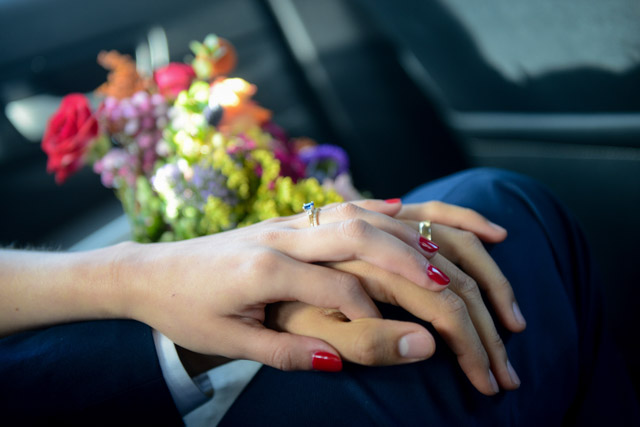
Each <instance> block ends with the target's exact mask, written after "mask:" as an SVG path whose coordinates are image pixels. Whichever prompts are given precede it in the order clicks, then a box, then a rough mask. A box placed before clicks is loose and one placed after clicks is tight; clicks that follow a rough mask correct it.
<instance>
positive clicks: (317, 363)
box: [312, 351, 342, 372]
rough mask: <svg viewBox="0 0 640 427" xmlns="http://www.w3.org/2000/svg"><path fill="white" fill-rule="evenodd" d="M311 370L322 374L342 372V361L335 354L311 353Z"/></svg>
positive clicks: (324, 352)
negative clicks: (322, 372)
mask: <svg viewBox="0 0 640 427" xmlns="http://www.w3.org/2000/svg"><path fill="white" fill-rule="evenodd" d="M312 365H313V369H315V370H316V371H324V372H340V371H341V370H342V360H340V358H339V357H338V356H336V355H335V354H331V353H327V352H326V351H317V352H315V353H313V362H312Z"/></svg>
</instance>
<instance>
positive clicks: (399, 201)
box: [385, 199, 402, 204]
mask: <svg viewBox="0 0 640 427" xmlns="http://www.w3.org/2000/svg"><path fill="white" fill-rule="evenodd" d="M401 202H402V199H387V200H385V203H389V204H393V203H401Z"/></svg>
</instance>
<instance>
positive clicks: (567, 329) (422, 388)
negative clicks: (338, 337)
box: [0, 169, 640, 427]
mask: <svg viewBox="0 0 640 427" xmlns="http://www.w3.org/2000/svg"><path fill="white" fill-rule="evenodd" d="M426 200H443V201H446V202H449V203H453V204H457V205H462V206H468V207H470V208H473V209H475V210H477V211H478V212H480V213H482V214H483V215H485V216H486V217H488V218H489V219H491V220H492V221H494V222H496V223H498V224H501V225H502V226H504V227H506V228H507V229H508V231H509V237H508V238H507V240H506V241H505V242H503V243H500V244H497V245H492V246H488V247H487V249H488V250H489V252H490V253H491V255H492V256H493V257H494V259H495V260H496V261H497V262H498V264H499V265H500V267H501V268H502V271H503V272H504V273H505V275H506V276H507V278H509V280H510V281H511V284H512V286H513V288H514V290H515V294H516V297H517V298H518V301H519V303H520V306H521V308H522V311H523V313H524V315H525V317H526V318H527V321H528V326H527V330H526V331H525V332H523V333H521V334H510V333H508V332H506V331H505V330H504V329H500V333H501V336H502V338H503V339H504V342H505V344H506V347H507V351H508V353H509V357H510V360H511V361H512V363H513V365H514V366H515V368H516V370H517V371H518V374H519V375H520V378H521V380H522V386H521V388H520V389H519V390H518V391H514V392H508V393H505V392H503V393H501V394H499V395H498V396H495V397H486V396H483V395H481V394H480V393H479V392H477V391H476V390H475V389H474V388H473V387H472V386H471V384H470V383H469V381H468V380H467V379H466V377H465V376H464V375H463V373H462V370H461V369H460V368H459V367H458V365H457V362H456V360H455V357H454V355H453V354H452V353H451V352H450V351H449V349H448V348H447V346H446V344H445V343H444V342H442V341H441V340H438V338H437V334H436V340H437V341H436V343H437V350H436V353H435V355H434V356H433V357H432V358H431V359H429V360H427V361H425V362H421V363H416V364H412V365H403V366H395V367H384V368H366V367H360V366H355V365H347V366H345V369H344V371H343V372H341V373H320V372H280V371H277V370H274V369H271V368H268V367H264V368H262V369H261V370H260V371H259V372H258V374H257V375H256V377H255V378H254V379H253V381H252V382H251V383H250V384H249V385H248V386H247V388H246V389H245V391H244V392H243V393H242V394H241V395H240V397H239V399H238V400H237V401H236V403H235V404H234V405H233V406H232V407H231V409H230V410H229V412H228V413H227V414H226V416H225V417H224V419H223V421H222V424H223V425H304V426H315V425H318V426H324V427H326V426H339V425H349V426H352V425H415V424H420V425H430V426H439V425H447V426H450V425H544V426H545V427H548V426H551V425H558V424H560V423H561V422H563V421H564V422H565V423H568V424H573V423H579V424H580V425H589V424H592V425H615V426H619V425H640V422H639V420H640V417H639V416H638V409H637V402H636V401H635V396H634V394H633V390H632V387H631V385H630V383H629V380H628V378H627V377H626V373H625V370H624V368H623V364H622V361H621V360H620V358H619V357H618V356H617V354H616V353H615V351H614V349H613V347H612V345H611V343H610V342H609V341H608V338H607V335H606V333H605V331H604V329H603V319H602V304H601V300H600V294H599V292H598V290H597V287H598V285H599V284H598V282H597V276H596V275H595V274H594V272H593V271H592V270H593V263H592V261H591V259H590V257H589V253H588V250H587V248H586V245H585V242H584V238H583V236H582V234H581V232H580V231H579V230H578V228H577V226H576V224H575V222H574V221H573V220H572V219H571V218H570V217H569V216H568V215H567V213H566V212H565V211H564V209H562V208H561V207H560V206H559V205H558V203H557V202H556V201H554V199H553V198H552V197H550V196H549V195H548V194H547V192H546V191H545V190H544V189H543V188H541V187H540V186H539V185H538V184H536V183H535V182H533V181H531V180H529V179H527V178H524V177H522V176H519V175H516V174H512V173H508V172H504V171H495V170H487V169H480V170H471V171H467V172H462V173H460V174H457V175H454V176H452V177H449V178H445V179H442V180H440V181H437V182H434V183H430V184H428V185H426V186H423V187H421V188H419V189H417V190H415V191H414V192H412V193H411V194H409V195H408V196H407V197H406V198H405V202H419V201H426ZM381 310H382V312H383V314H385V315H386V316H387V317H391V318H396V319H405V320H416V319H413V318H412V317H411V316H409V315H407V314H406V313H404V312H403V310H401V309H398V308H396V307H391V306H382V307H381ZM416 321H417V320H416ZM427 327H429V326H428V325H427ZM58 421H63V422H64V423H65V424H80V425H97V424H107V425H117V424H122V423H125V424H137V425H146V424H149V425H176V424H180V422H181V419H180V416H179V414H178V412H177V410H176V408H175V405H174V404H173V401H172V400H171V396H170V394H169V391H168V389H167V386H166V384H165V383H164V381H163V378H162V373H161V371H160V368H159V364H158V360H157V357H156V354H155V348H154V344H153V340H152V338H151V333H150V330H149V328H148V327H147V326H145V325H143V324H140V323H137V322H134V321H128V320H111V321H95V322H79V323H73V324H67V325H59V326H54V327H51V328H47V329H43V330H39V331H30V332H25V333H21V334H16V335H13V336H10V337H7V338H4V339H0V423H2V422H5V423H6V424H7V425H14V424H31V423H33V422H48V423H54V422H58Z"/></svg>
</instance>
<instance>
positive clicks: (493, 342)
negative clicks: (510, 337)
mask: <svg viewBox="0 0 640 427" xmlns="http://www.w3.org/2000/svg"><path fill="white" fill-rule="evenodd" d="M487 344H488V345H489V347H493V348H498V349H503V348H504V343H503V342H502V337H500V334H498V332H497V331H493V332H492V333H491V335H490V336H489V338H488V340H487Z"/></svg>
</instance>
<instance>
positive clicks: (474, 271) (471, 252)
mask: <svg viewBox="0 0 640 427" xmlns="http://www.w3.org/2000/svg"><path fill="white" fill-rule="evenodd" d="M434 233H437V235H436V237H435V238H436V239H437V241H438V243H440V245H441V246H442V249H441V252H442V255H444V256H445V257H446V258H447V259H449V260H450V261H451V262H453V263H454V264H457V265H459V266H460V267H461V268H462V270H464V271H465V273H467V274H468V275H469V276H471V277H473V279H474V280H475V281H476V282H477V283H478V286H479V287H480V289H482V290H483V291H485V292H486V293H487V297H488V298H489V301H490V302H491V305H492V306H493V308H494V309H495V311H496V313H497V315H498V317H499V318H500V321H501V323H502V324H503V325H505V327H506V328H507V329H509V330H510V331H512V332H521V331H523V330H524V329H525V327H526V325H527V324H526V321H525V319H524V317H523V316H522V313H521V312H520V309H519V307H518V303H517V301H516V298H515V295H514V293H513V289H512V288H511V284H510V283H509V281H508V280H507V278H506V277H505V276H504V274H503V273H502V270H500V267H498V265H497V264H496V262H495V261H494V260H493V258H491V255H489V253H488V252H487V251H486V249H485V248H484V246H482V243H481V242H480V240H479V239H478V238H477V237H476V235H475V234H473V233H471V232H468V231H462V230H458V229H455V228H451V227H446V226H440V227H437V228H436V229H435V230H434Z"/></svg>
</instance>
